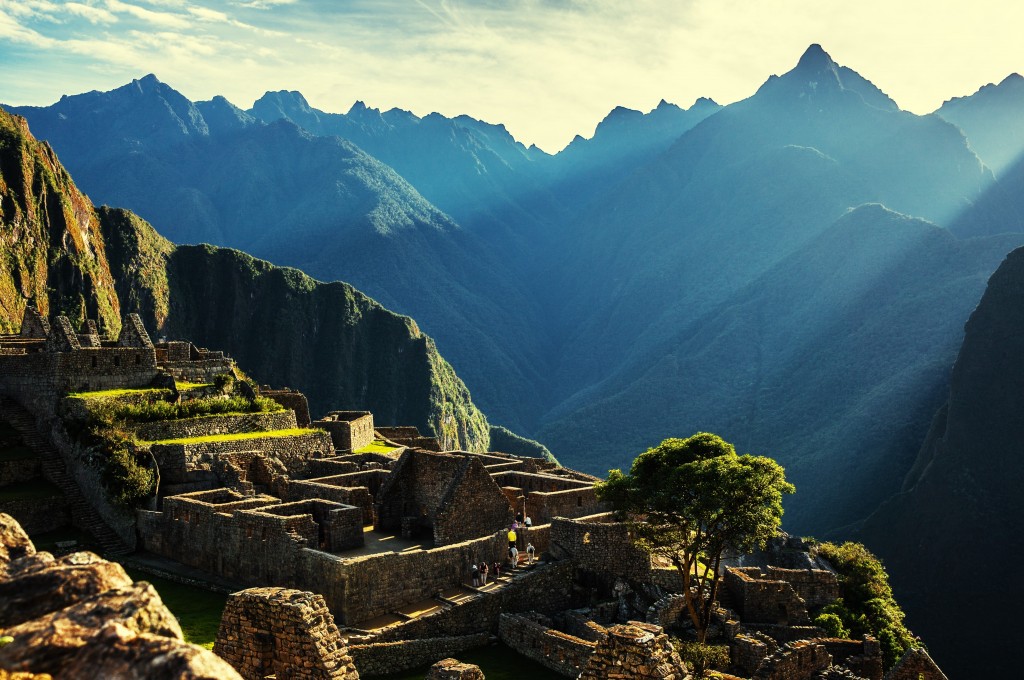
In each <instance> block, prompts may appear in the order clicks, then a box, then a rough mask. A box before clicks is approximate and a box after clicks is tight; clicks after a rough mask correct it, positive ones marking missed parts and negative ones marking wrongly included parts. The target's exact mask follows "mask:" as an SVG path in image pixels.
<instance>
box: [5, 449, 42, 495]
mask: <svg viewBox="0 0 1024 680" xmlns="http://www.w3.org/2000/svg"><path fill="white" fill-rule="evenodd" d="M2 450H3V447H0V451H2ZM28 455H29V456H32V457H31V458H21V459H19V460H0V486H6V485H8V484H17V483H18V482H27V481H29V480H31V479H35V478H36V477H41V476H42V466H41V465H40V464H39V458H37V457H36V456H35V455H34V454H32V453H31V452H30V453H29V454H28Z"/></svg>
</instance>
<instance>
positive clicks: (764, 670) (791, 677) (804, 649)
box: [751, 640, 832, 680]
mask: <svg viewBox="0 0 1024 680" xmlns="http://www.w3.org/2000/svg"><path fill="white" fill-rule="evenodd" d="M830 665H832V655H831V654H829V653H828V650H826V649H825V647H824V646H822V645H820V644H818V643H817V642H812V641H810V640H798V641H797V642H790V643H787V644H785V645H783V646H782V647H780V648H779V649H777V650H776V651H775V653H773V654H772V655H771V656H769V657H768V658H767V659H765V660H764V661H762V662H761V665H760V666H759V667H758V668H757V670H756V671H755V672H754V675H753V676H751V680H810V678H812V677H813V676H814V674H815V673H819V672H821V671H823V670H825V669H826V668H828V667H829V666H830Z"/></svg>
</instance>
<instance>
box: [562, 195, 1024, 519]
mask: <svg viewBox="0 0 1024 680" xmlns="http://www.w3.org/2000/svg"><path fill="white" fill-rule="evenodd" d="M1020 243H1021V239H1019V238H1015V237H1013V236H1002V237H993V238H989V239H974V240H971V241H959V240H957V239H956V238H954V237H953V236H952V235H951V234H950V233H949V232H948V231H946V230H945V229H942V228H940V227H937V226H935V225H933V224H930V223H927V222H924V221H922V220H919V219H913V218H909V217H906V216H904V215H900V214H898V213H894V212H892V211H889V210H886V209H885V208H883V207H882V206H879V205H865V206H862V207H859V208H856V209H854V210H851V211H850V212H848V213H847V214H846V215H844V216H842V217H841V218H840V219H838V220H836V221H835V222H834V223H832V224H831V225H829V226H828V227H827V228H826V229H825V230H824V231H823V232H822V233H821V234H820V235H818V236H817V237H816V238H814V239H813V240H812V241H811V242H810V243H808V244H807V245H806V246H804V247H803V248H801V249H799V250H798V251H797V252H795V253H794V254H793V255H791V256H789V257H787V258H785V259H783V260H782V261H780V262H779V263H778V264H777V265H775V266H774V267H772V268H770V269H769V270H768V271H766V272H765V273H764V274H763V275H761V276H760V277H758V278H757V279H755V280H754V281H752V282H751V283H750V284H748V285H746V286H744V287H743V288H741V289H739V290H738V291H736V292H735V293H734V294H732V295H731V296H729V298H728V299H726V300H725V301H723V302H722V303H721V304H720V305H718V306H717V307H716V308H715V309H713V310H711V311H709V312H708V313H706V314H704V315H702V316H700V317H698V318H695V319H694V320H693V321H692V322H690V323H689V324H687V325H685V326H682V327H681V328H678V329H677V331H676V334H675V335H673V336H671V337H670V338H668V339H667V340H665V341H664V342H662V343H660V344H659V345H658V347H657V349H656V351H655V352H653V355H654V357H655V358H654V359H653V360H650V362H649V363H648V362H647V361H644V360H638V361H637V362H636V363H635V364H634V365H632V366H630V367H629V368H628V370H624V371H622V373H621V374H619V375H616V376H614V377H613V378H612V379H610V380H608V381H607V382H606V383H605V384H602V386H601V388H602V389H601V397H602V398H600V399H588V400H586V402H585V405H584V406H581V407H579V408H578V409H576V410H574V411H571V412H569V413H567V414H566V415H565V416H563V418H561V419H558V420H554V421H553V422H551V423H550V424H549V425H548V426H547V427H546V429H545V430H544V431H543V432H542V440H543V441H546V442H548V443H549V445H550V446H551V447H552V449H553V450H555V451H572V450H573V446H572V438H573V437H574V436H575V435H574V433H576V432H580V431H582V432H594V431H597V432H601V433H607V437H608V439H609V440H610V441H608V442H607V443H606V442H599V443H596V444H592V445H591V447H590V451H589V454H590V459H589V460H588V463H590V464H591V465H593V466H595V467H596V465H599V464H603V467H604V468H606V469H607V468H610V467H620V466H621V465H622V464H623V460H624V459H626V462H628V457H631V456H633V455H636V454H637V453H639V452H641V451H643V450H644V449H645V448H647V447H648V446H652V445H653V444H656V443H657V442H658V441H661V439H663V438H665V437H669V436H672V435H673V434H678V433H680V432H695V431H713V432H717V433H720V434H721V435H722V436H723V437H725V438H726V439H728V440H729V441H731V442H733V443H735V444H736V446H737V447H738V448H741V449H743V450H744V451H750V452H752V453H756V454H764V455H770V456H772V457H773V458H775V459H776V460H778V461H779V463H780V464H782V465H783V466H784V467H785V468H786V475H787V478H788V479H789V480H790V481H791V482H793V483H794V484H795V485H796V487H797V489H798V490H799V491H800V492H801V493H798V494H796V495H795V496H794V497H793V498H791V499H787V501H786V518H785V522H786V527H787V530H789V531H791V532H793V531H795V532H811V531H813V532H817V533H824V532H825V531H828V530H829V529H835V528H838V527H842V526H844V525H846V524H849V523H851V522H854V521H856V520H857V519H860V518H862V517H864V516H866V515H867V514H869V513H870V512H872V511H873V510H874V509H875V508H876V507H877V506H878V504H879V503H881V502H882V501H884V500H885V499H886V498H887V497H888V496H890V495H891V494H892V493H895V492H896V491H897V490H898V487H899V480H900V479H902V477H903V475H904V474H905V473H906V471H907V470H908V469H909V468H910V467H911V465H912V463H913V460H914V455H915V453H916V450H917V447H918V446H919V445H920V440H921V437H922V435H923V432H924V430H925V429H926V428H927V424H928V420H929V418H930V416H931V413H933V412H934V410H935V408H937V406H938V404H939V403H940V402H941V399H942V392H943V389H944V387H945V385H946V380H947V379H948V367H949V365H950V363H951V362H952V360H953V358H954V356H955V353H956V348H957V345H958V344H959V341H960V328H961V327H962V324H963V319H964V318H966V317H967V315H968V314H969V313H970V310H971V309H972V308H973V306H974V305H975V304H976V301H977V299H978V297H979V296H980V295H981V292H982V290H983V289H984V283H985V280H986V278H987V277H988V275H989V273H990V272H991V271H992V270H993V269H994V268H995V267H996V266H997V265H998V263H999V261H1000V260H1001V259H1002V258H1003V256H1004V254H1005V253H1006V252H1007V250H1009V249H1011V248H1013V247H1014V246H1015V245H1019V244H1020ZM605 395H606V396H605Z"/></svg>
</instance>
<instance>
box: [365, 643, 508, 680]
mask: <svg viewBox="0 0 1024 680" xmlns="http://www.w3.org/2000/svg"><path fill="white" fill-rule="evenodd" d="M490 637H491V636H490V634H489V633H487V632H479V633H473V634H471V635H458V636H448V637H436V638H424V639H420V640H400V641H396V642H377V643H370V644H354V645H350V646H349V648H348V650H349V654H351V655H352V660H353V661H354V662H355V666H356V668H357V669H358V670H359V675H360V677H364V678H365V677H374V676H377V675H387V674H389V673H400V672H402V671H406V670H409V669H411V668H417V667H419V666H425V665H427V664H429V663H432V662H434V661H437V660H439V659H444V658H446V657H451V656H455V655H456V654H461V653H462V652H465V651H467V650H470V649H477V648H478V647H483V646H485V645H487V643H488V642H489V641H490Z"/></svg>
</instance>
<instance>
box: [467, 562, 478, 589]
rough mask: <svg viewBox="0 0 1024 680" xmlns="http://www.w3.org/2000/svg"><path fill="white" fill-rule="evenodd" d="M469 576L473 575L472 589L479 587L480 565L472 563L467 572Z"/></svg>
mask: <svg viewBox="0 0 1024 680" xmlns="http://www.w3.org/2000/svg"><path fill="white" fill-rule="evenodd" d="M469 572H470V574H472V575H473V587H474V588H479V587H480V565H478V564H477V563H476V562H474V563H473V568H472V569H470V570H469Z"/></svg>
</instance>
